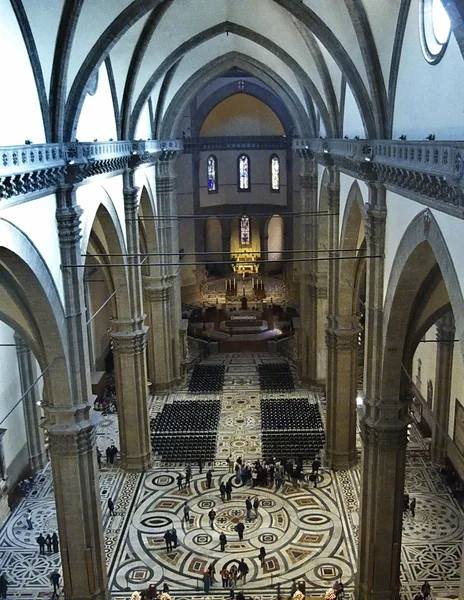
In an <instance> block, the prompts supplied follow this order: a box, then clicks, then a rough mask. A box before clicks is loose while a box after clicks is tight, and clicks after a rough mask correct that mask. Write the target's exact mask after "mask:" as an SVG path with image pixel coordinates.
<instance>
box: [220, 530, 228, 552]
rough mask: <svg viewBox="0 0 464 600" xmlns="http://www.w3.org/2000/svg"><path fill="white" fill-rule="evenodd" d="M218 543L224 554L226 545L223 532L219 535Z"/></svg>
mask: <svg viewBox="0 0 464 600" xmlns="http://www.w3.org/2000/svg"><path fill="white" fill-rule="evenodd" d="M219 543H220V544H221V552H224V550H225V549H226V545H227V537H226V534H225V533H224V532H223V533H221V535H220V536H219Z"/></svg>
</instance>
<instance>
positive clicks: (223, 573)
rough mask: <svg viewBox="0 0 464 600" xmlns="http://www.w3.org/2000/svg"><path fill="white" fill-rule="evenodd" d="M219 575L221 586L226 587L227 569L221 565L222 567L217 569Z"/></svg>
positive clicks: (227, 580)
mask: <svg viewBox="0 0 464 600" xmlns="http://www.w3.org/2000/svg"><path fill="white" fill-rule="evenodd" d="M219 575H220V576H221V579H222V587H223V588H228V587H229V569H227V567H222V569H221V570H220V571H219Z"/></svg>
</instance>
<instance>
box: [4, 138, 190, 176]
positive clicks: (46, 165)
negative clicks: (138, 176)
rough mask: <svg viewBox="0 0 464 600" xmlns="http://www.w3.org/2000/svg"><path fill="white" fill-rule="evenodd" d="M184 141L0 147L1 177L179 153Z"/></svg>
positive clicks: (71, 143) (74, 143) (70, 143)
mask: <svg viewBox="0 0 464 600" xmlns="http://www.w3.org/2000/svg"><path fill="white" fill-rule="evenodd" d="M182 149H183V144H182V140H140V141H125V140H121V141H111V142H69V143H62V144H29V145H28V144H25V145H23V146H2V147H0V176H2V177H8V176H13V175H20V174H22V173H28V172H31V171H37V170H40V169H50V168H54V167H60V166H64V165H66V164H70V163H73V162H74V163H78V164H79V163H92V162H97V161H104V160H113V159H117V158H123V157H129V156H131V155H134V154H137V155H140V156H144V155H147V154H161V153H163V152H166V151H167V152H180V151H182Z"/></svg>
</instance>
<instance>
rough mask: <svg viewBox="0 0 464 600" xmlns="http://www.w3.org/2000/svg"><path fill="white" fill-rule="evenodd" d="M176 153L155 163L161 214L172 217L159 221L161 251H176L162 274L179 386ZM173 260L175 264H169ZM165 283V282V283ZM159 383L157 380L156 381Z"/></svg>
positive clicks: (169, 345)
mask: <svg viewBox="0 0 464 600" xmlns="http://www.w3.org/2000/svg"><path fill="white" fill-rule="evenodd" d="M176 158H177V153H175V152H165V153H164V154H163V155H162V156H160V159H159V161H158V163H157V164H156V196H157V200H158V211H159V216H161V217H163V216H166V217H170V218H169V219H166V220H163V219H161V220H160V221H159V230H158V233H159V240H160V252H167V253H173V254H172V255H170V256H165V258H164V259H163V262H164V263H166V264H165V266H163V267H162V268H161V277H162V278H163V281H164V282H169V285H170V292H169V299H168V304H169V311H168V326H169V338H167V339H165V340H164V344H165V351H166V352H170V353H171V354H172V381H171V382H170V385H171V386H175V385H178V384H179V383H180V381H181V361H182V359H183V357H182V356H181V328H180V320H181V316H182V307H181V293H180V267H179V266H178V264H177V263H178V262H179V256H178V254H177V253H178V252H179V227H178V221H177V219H176V218H175V217H176V215H177V196H176V194H177V192H176V173H175V159H176ZM170 263H172V264H170ZM163 285H164V284H163ZM155 383H156V382H155Z"/></svg>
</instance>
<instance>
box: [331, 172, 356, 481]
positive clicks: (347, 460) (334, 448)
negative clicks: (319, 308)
mask: <svg viewBox="0 0 464 600" xmlns="http://www.w3.org/2000/svg"><path fill="white" fill-rule="evenodd" d="M329 172H330V181H329V183H328V186H327V192H328V210H329V213H330V215H331V216H330V217H328V219H329V222H328V247H329V248H330V249H331V250H333V251H332V252H331V254H330V257H331V258H334V259H335V260H329V262H328V299H327V303H328V315H327V319H328V322H327V328H326V343H327V421H326V438H327V439H326V462H327V464H328V465H329V466H330V467H331V468H332V469H348V468H350V467H352V466H353V465H354V464H355V463H356V403H355V398H356V383H357V380H356V365H357V348H358V344H357V337H358V333H359V318H358V316H357V315H353V314H352V305H351V304H349V305H348V306H344V305H340V302H339V294H340V285H339V282H340V262H339V261H338V260H336V259H337V258H338V257H339V252H338V249H339V211H340V182H339V180H340V174H339V172H338V171H337V170H336V169H335V168H334V167H331V168H330V171H329ZM341 423H343V427H341V426H340V424H341Z"/></svg>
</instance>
